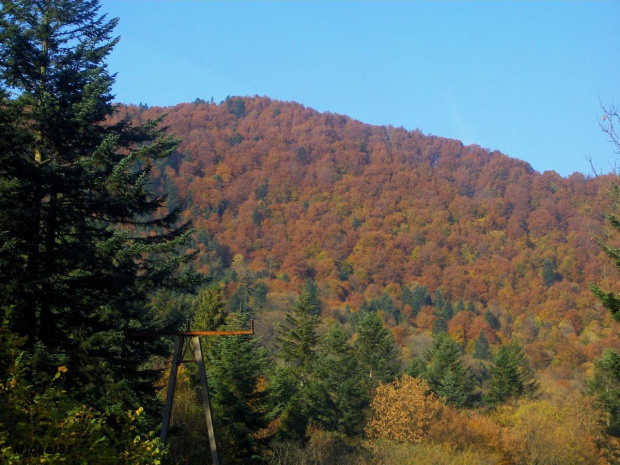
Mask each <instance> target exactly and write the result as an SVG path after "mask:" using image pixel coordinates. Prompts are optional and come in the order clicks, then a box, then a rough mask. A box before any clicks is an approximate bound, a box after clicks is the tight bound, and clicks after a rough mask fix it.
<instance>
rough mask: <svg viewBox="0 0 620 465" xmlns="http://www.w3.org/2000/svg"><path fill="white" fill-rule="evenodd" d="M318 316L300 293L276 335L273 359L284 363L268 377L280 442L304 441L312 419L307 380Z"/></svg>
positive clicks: (312, 364)
mask: <svg viewBox="0 0 620 465" xmlns="http://www.w3.org/2000/svg"><path fill="white" fill-rule="evenodd" d="M320 321H321V320H320V317H319V316H318V315H316V314H315V307H314V306H313V303H312V297H311V295H310V294H308V293H306V292H302V293H301V295H300V296H299V299H298V301H297V303H296V304H295V307H294V309H293V312H292V313H288V314H287V315H286V319H285V321H284V324H282V325H280V329H279V330H278V334H277V335H276V338H275V339H276V348H277V352H276V356H277V358H279V359H280V360H282V361H283V362H284V366H281V367H278V368H277V369H276V370H275V372H274V373H273V376H272V377H271V378H272V379H271V384H272V391H273V395H272V396H271V400H272V402H271V403H272V404H273V409H272V410H273V411H272V415H274V416H276V417H278V418H279V420H280V421H279V423H280V426H279V428H278V433H277V435H278V436H279V437H280V438H281V439H294V440H301V441H303V440H305V439H306V427H307V425H308V421H309V419H310V416H311V399H310V389H311V386H310V381H311V379H312V372H313V369H314V361H315V359H316V351H317V344H318V342H319V337H318V335H317V328H318V325H319V323H320Z"/></svg>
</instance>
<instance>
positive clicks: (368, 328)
mask: <svg viewBox="0 0 620 465" xmlns="http://www.w3.org/2000/svg"><path fill="white" fill-rule="evenodd" d="M354 347H355V349H356V350H357V352H358V354H359V358H360V363H361V365H362V368H363V370H364V372H365V373H366V374H367V375H368V376H369V378H371V380H372V383H373V384H374V385H377V384H378V383H389V382H391V381H393V380H394V378H396V376H398V374H399V372H400V358H399V356H398V353H397V351H396V348H395V341H394V336H393V335H392V333H391V332H390V331H389V330H388V329H386V328H385V327H384V326H383V322H382V321H381V318H380V317H379V315H377V314H376V313H367V314H365V315H364V316H363V317H362V319H361V321H360V322H359V323H358V325H357V339H355V342H354Z"/></svg>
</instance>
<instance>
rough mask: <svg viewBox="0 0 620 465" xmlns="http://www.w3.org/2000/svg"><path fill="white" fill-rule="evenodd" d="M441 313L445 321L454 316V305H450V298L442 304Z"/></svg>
mask: <svg viewBox="0 0 620 465" xmlns="http://www.w3.org/2000/svg"><path fill="white" fill-rule="evenodd" d="M441 314H442V316H443V317H444V319H445V320H446V321H450V320H451V319H452V317H453V316H454V307H453V306H452V301H451V300H450V299H448V300H446V302H445V303H444V304H443V309H442V311H441Z"/></svg>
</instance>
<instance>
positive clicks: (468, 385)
mask: <svg viewBox="0 0 620 465" xmlns="http://www.w3.org/2000/svg"><path fill="white" fill-rule="evenodd" d="M427 358H428V362H429V363H428V366H427V369H426V372H425V375H424V376H425V378H426V380H427V381H428V385H429V386H430V387H431V389H432V390H433V392H435V394H437V395H438V396H440V397H443V398H444V399H445V401H446V403H447V404H449V405H454V406H455V407H464V406H467V405H469V404H470V403H471V399H472V392H473V384H472V382H471V377H470V375H469V373H468V372H467V370H466V369H465V367H464V365H463V361H462V360H461V347H460V346H459V344H458V343H457V342H456V341H454V340H453V339H452V338H451V337H450V336H449V335H448V334H447V333H444V332H441V333H438V334H436V335H435V336H434V337H433V347H432V348H431V350H430V352H429V354H428V357H427Z"/></svg>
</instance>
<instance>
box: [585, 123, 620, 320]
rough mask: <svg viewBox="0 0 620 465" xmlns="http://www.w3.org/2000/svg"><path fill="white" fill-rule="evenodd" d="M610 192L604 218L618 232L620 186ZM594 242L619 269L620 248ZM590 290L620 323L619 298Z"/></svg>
mask: <svg viewBox="0 0 620 465" xmlns="http://www.w3.org/2000/svg"><path fill="white" fill-rule="evenodd" d="M611 131H612V134H614V135H615V133H613V128H611ZM613 140H615V141H617V138H613ZM610 191H611V196H612V211H611V213H608V214H606V215H605V218H606V219H607V221H608V223H609V224H610V225H611V227H612V228H613V229H615V230H616V231H620V216H619V215H618V212H619V211H620V186H618V184H616V183H612V185H611V188H610ZM596 241H597V242H598V244H599V246H600V247H601V249H603V251H604V252H605V253H606V254H607V256H608V257H609V258H611V259H612V260H613V262H614V265H615V266H616V268H619V269H620V248H617V247H613V246H611V245H608V244H606V243H605V242H604V241H603V240H602V239H600V238H596ZM590 290H591V291H592V292H593V293H594V295H596V297H598V299H599V300H600V301H601V303H602V304H603V306H604V307H605V308H606V309H607V310H609V312H610V313H611V316H612V317H613V318H614V320H616V321H620V296H618V294H616V293H615V292H607V291H604V290H603V289H601V288H600V287H599V286H597V285H596V284H590Z"/></svg>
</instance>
